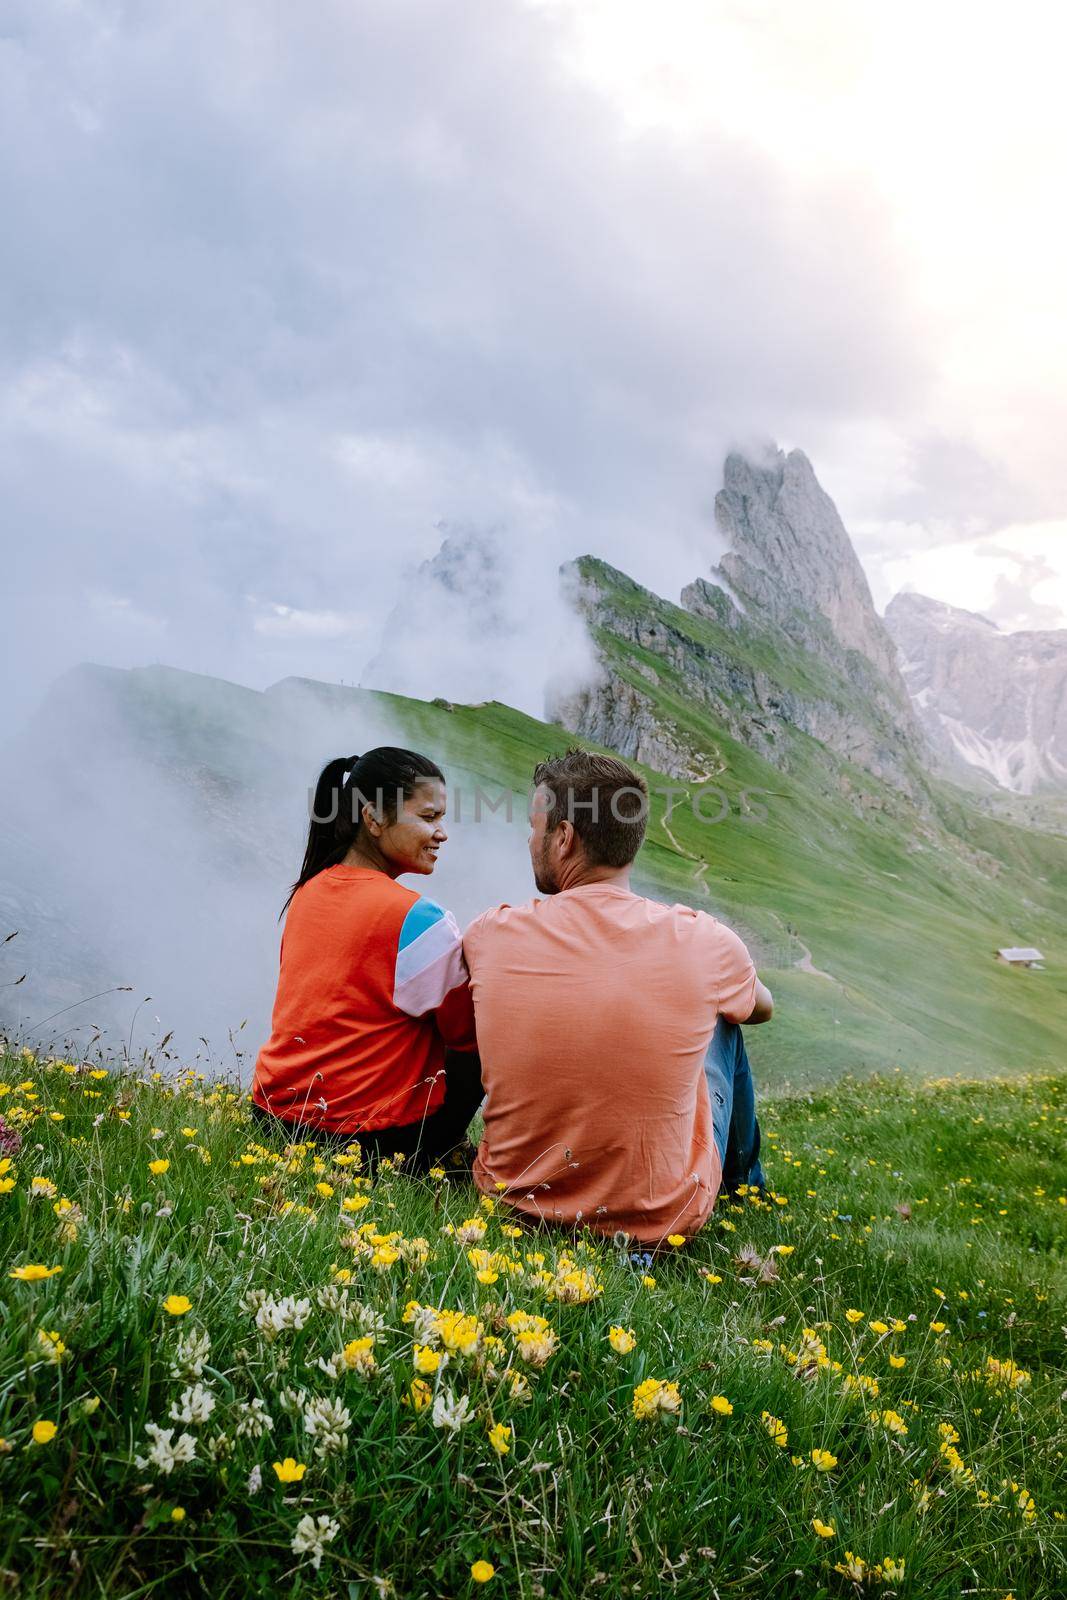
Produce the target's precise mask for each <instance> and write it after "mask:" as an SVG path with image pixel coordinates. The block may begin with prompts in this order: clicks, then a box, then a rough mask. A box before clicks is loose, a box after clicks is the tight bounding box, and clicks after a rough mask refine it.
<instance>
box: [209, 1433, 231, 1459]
mask: <svg viewBox="0 0 1067 1600" xmlns="http://www.w3.org/2000/svg"><path fill="white" fill-rule="evenodd" d="M206 1448H207V1453H208V1455H209V1456H210V1457H211V1459H212V1461H223V1460H225V1458H226V1457H227V1456H228V1455H229V1454H230V1453H231V1451H232V1450H233V1440H232V1439H231V1438H230V1436H229V1434H228V1433H216V1434H214V1435H213V1436H212V1437H211V1438H210V1439H209V1440H208V1442H207V1446H206Z"/></svg>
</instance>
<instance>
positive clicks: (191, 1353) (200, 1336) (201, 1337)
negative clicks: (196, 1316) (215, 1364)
mask: <svg viewBox="0 0 1067 1600" xmlns="http://www.w3.org/2000/svg"><path fill="white" fill-rule="evenodd" d="M210 1355H211V1338H210V1335H209V1334H207V1333H205V1332H204V1330H203V1329H202V1328H190V1329H189V1330H188V1332H186V1333H181V1334H179V1335H178V1337H177V1339H176V1340H175V1341H174V1350H173V1352H172V1354H171V1358H170V1375H171V1377H172V1378H184V1379H185V1380H187V1381H191V1380H192V1379H194V1378H199V1377H200V1376H201V1375H202V1374H203V1371H204V1366H205V1364H206V1362H207V1360H208V1357H209V1356H210Z"/></svg>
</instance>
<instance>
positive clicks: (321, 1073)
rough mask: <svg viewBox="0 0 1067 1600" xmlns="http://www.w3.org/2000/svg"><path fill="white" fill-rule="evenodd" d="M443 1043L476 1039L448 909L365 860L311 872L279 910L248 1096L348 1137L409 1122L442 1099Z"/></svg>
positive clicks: (468, 1044)
mask: <svg viewBox="0 0 1067 1600" xmlns="http://www.w3.org/2000/svg"><path fill="white" fill-rule="evenodd" d="M446 1046H451V1047H452V1048H454V1049H456V1050H473V1049H474V1048H475V1038H474V1015H473V1011H472V1009H471V997H470V989H469V987H468V983H467V968H466V965H465V964H464V960H463V947H462V942H461V937H460V931H459V927H458V925H457V923H456V920H455V918H454V917H453V916H452V914H451V912H449V911H445V910H444V909H443V908H442V907H441V906H439V905H437V904H435V902H434V901H432V900H425V899H423V898H422V897H421V896H419V895H417V894H416V893H415V892H414V890H412V889H407V888H404V886H403V885H402V884H399V883H397V882H395V881H394V880H393V879H392V878H389V877H387V876H386V874H385V873H384V872H375V871H373V870H372V869H370V868H367V867H349V866H343V865H342V866H336V867H327V868H326V870H325V871H324V872H319V873H317V874H316V875H315V877H313V878H310V879H309V880H308V882H307V883H305V884H303V885H302V886H301V887H300V888H299V889H298V890H297V891H296V893H295V894H294V896H293V899H292V903H291V905H290V906H289V910H288V912H287V913H286V919H285V929H284V932H283V934H282V948H281V966H280V970H279V974H278V992H277V998H276V999H275V1002H274V1013H273V1016H272V1019H271V1036H270V1039H269V1040H268V1041H267V1043H266V1044H265V1045H264V1046H263V1048H262V1050H261V1051H260V1052H259V1057H258V1059H257V1061H256V1070H255V1075H254V1078H253V1081H252V1098H253V1100H254V1102H255V1103H256V1105H258V1106H260V1107H261V1108H262V1109H263V1110H264V1111H272V1112H274V1114H275V1115H276V1116H279V1117H281V1118H282V1119H283V1120H285V1121H289V1122H302V1123H309V1124H313V1125H314V1126H315V1127H318V1128H324V1129H328V1130H330V1131H331V1132H338V1133H351V1134H352V1135H353V1137H357V1136H358V1134H359V1133H360V1132H361V1131H367V1132H372V1131H373V1130H375V1129H379V1128H393V1127H406V1126H408V1125H410V1124H411V1123H414V1122H419V1121H420V1120H421V1119H422V1118H423V1117H424V1116H428V1115H429V1114H430V1113H431V1112H433V1111H436V1110H437V1109H438V1107H439V1106H440V1105H441V1102H442V1101H443V1100H444V1096H445V1079H444V1070H443V1069H444V1058H445V1048H446Z"/></svg>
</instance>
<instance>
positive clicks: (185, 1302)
mask: <svg viewBox="0 0 1067 1600" xmlns="http://www.w3.org/2000/svg"><path fill="white" fill-rule="evenodd" d="M163 1309H164V1311H165V1312H166V1313H167V1315H168V1316H169V1317H184V1315H185V1313H186V1312H187V1311H191V1310H192V1309H193V1302H192V1301H191V1300H190V1299H189V1296H188V1295H185V1294H168V1296H167V1298H166V1299H165V1300H164V1302H163Z"/></svg>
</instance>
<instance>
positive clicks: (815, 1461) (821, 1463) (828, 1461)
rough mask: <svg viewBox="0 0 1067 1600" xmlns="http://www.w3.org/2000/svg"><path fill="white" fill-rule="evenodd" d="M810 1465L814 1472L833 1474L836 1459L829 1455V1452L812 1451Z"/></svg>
mask: <svg viewBox="0 0 1067 1600" xmlns="http://www.w3.org/2000/svg"><path fill="white" fill-rule="evenodd" d="M811 1464H812V1466H813V1467H814V1468H815V1470H816V1472H833V1470H834V1468H835V1467H836V1466H837V1457H836V1456H834V1455H831V1454H830V1452H829V1450H813V1451H812V1452H811Z"/></svg>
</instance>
